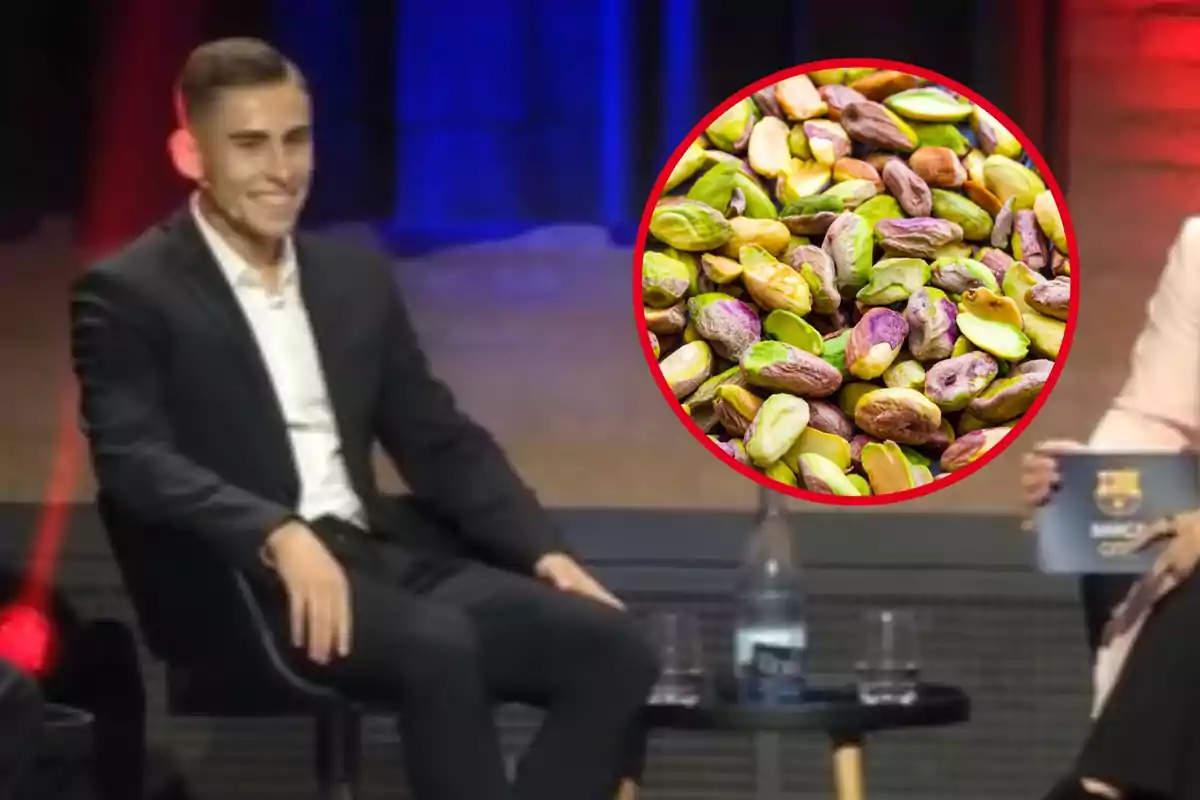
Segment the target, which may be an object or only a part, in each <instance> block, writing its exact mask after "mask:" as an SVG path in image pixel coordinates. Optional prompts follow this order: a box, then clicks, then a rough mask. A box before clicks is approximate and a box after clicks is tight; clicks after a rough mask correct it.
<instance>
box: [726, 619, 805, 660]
mask: <svg viewBox="0 0 1200 800" xmlns="http://www.w3.org/2000/svg"><path fill="white" fill-rule="evenodd" d="M806 633H807V632H806V631H805V629H804V626H802V625H796V626H793V627H787V628H776V627H771V628H741V629H739V630H738V632H737V637H736V639H735V652H734V658H735V659H736V660H737V663H738V665H740V666H748V665H749V664H750V663H751V662H752V661H753V660H754V651H755V649H761V647H762V646H765V647H768V648H771V649H775V648H779V649H784V650H800V651H803V650H804V649H805V647H806V646H807V645H808V641H807V640H808V637H807V635H806Z"/></svg>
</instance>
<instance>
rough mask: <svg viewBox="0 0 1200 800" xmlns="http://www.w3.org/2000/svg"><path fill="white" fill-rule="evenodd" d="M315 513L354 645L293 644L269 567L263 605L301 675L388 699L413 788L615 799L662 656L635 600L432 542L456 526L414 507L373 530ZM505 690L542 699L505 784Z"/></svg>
mask: <svg viewBox="0 0 1200 800" xmlns="http://www.w3.org/2000/svg"><path fill="white" fill-rule="evenodd" d="M312 527H313V529H314V531H316V532H317V535H318V536H320V537H321V538H322V540H323V541H324V542H325V543H326V545H327V546H328V547H329V549H330V550H331V552H332V553H333V554H334V555H335V557H337V558H338V560H339V561H340V562H341V563H342V564H343V565H344V567H345V569H346V572H347V575H348V577H349V581H350V588H351V607H352V614H353V633H352V637H353V642H352V647H351V653H350V654H349V656H347V657H345V658H337V659H335V660H334V661H333V662H331V663H330V664H328V665H324V666H322V665H316V664H313V663H312V662H310V661H308V660H307V658H305V657H304V655H303V653H302V652H299V651H297V650H296V649H295V648H294V647H292V646H291V644H290V642H289V640H288V634H287V631H288V625H287V614H286V599H285V596H284V594H283V591H282V585H281V584H278V583H277V582H272V581H271V580H269V579H268V580H266V581H264V582H263V585H262V587H261V590H262V593H263V597H262V601H263V604H264V606H265V610H266V612H267V616H268V619H269V620H270V624H271V626H272V628H273V629H274V631H275V634H276V636H277V637H278V639H279V643H280V648H281V650H282V651H284V652H287V653H289V658H290V659H291V661H292V666H293V667H294V668H295V669H297V670H298V671H299V672H300V673H301V674H303V675H305V676H306V677H310V678H312V679H314V680H318V681H323V682H326V683H328V684H331V685H334V686H337V687H340V688H342V689H343V690H345V691H346V692H347V693H350V694H352V695H360V696H363V697H366V698H370V699H372V700H374V701H375V702H379V703H386V704H388V705H389V706H392V707H394V708H395V709H396V710H397V712H398V714H399V721H400V726H401V734H402V739H403V743H404V748H405V755H406V758H405V763H406V767H407V771H408V774H409V779H410V781H411V782H412V789H413V791H414V794H415V796H416V797H417V798H419V800H564V798H570V799H571V800H612V797H613V795H614V794H615V793H616V790H617V787H618V786H619V784H620V781H621V779H622V777H625V776H627V775H628V774H629V773H630V772H631V770H634V771H636V770H640V766H641V753H640V749H641V746H642V744H641V743H642V739H641V735H640V725H639V721H640V718H641V712H642V709H643V707H644V704H645V701H646V698H647V696H648V694H649V691H650V689H651V688H652V686H653V683H654V681H655V680H656V679H657V677H658V664H657V659H656V655H655V653H654V651H653V648H652V647H651V646H650V645H649V643H648V642H647V641H646V639H645V638H644V636H643V634H642V633H641V632H640V631H639V629H638V628H637V626H636V625H635V623H634V621H633V620H632V619H631V618H630V617H629V615H627V614H624V613H622V612H619V611H617V610H615V609H612V608H609V607H608V606H605V605H603V604H601V603H598V602H595V601H592V600H589V599H586V598H583V597H579V596H576V595H572V594H567V593H564V592H561V591H558V590H556V589H554V588H553V587H551V586H549V585H547V584H545V583H543V582H542V581H539V580H537V579H535V578H533V577H532V576H527V575H519V574H516V573H513V572H509V571H505V570H501V569H498V568H495V567H491V566H488V565H486V564H484V563H481V562H479V561H472V560H465V559H459V558H455V557H450V556H446V555H443V554H439V553H432V552H429V551H428V550H426V549H424V548H422V547H421V546H420V545H419V544H416V543H419V542H428V541H431V540H435V539H436V538H438V537H439V536H440V537H442V538H443V539H445V538H446V537H449V536H452V535H453V534H452V532H451V531H447V530H445V529H440V526H439V524H438V523H437V522H435V521H433V520H432V519H431V518H429V517H427V516H425V515H422V514H420V513H419V511H417V510H416V509H415V507H413V506H401V507H400V509H399V511H398V514H397V524H396V525H395V526H394V529H393V530H390V531H383V532H378V533H377V534H372V535H366V534H363V533H362V532H360V531H358V529H356V528H354V527H353V526H350V525H348V524H345V523H342V522H340V521H338V520H334V519H327V518H326V519H321V520H317V521H314V522H313V523H312ZM389 527H393V526H389ZM405 544H409V545H410V546H407V547H406V546H404V545H405ZM500 702H523V703H528V704H530V705H533V706H536V707H539V708H542V709H544V710H545V712H546V714H545V717H544V719H543V723H542V726H541V729H540V731H539V732H538V734H537V735H536V737H535V738H534V740H533V742H532V744H531V745H530V748H529V750H528V752H527V753H526V754H525V756H524V758H523V759H522V761H521V763H520V765H519V767H518V769H517V773H516V776H515V780H514V782H513V785H511V786H510V785H509V781H508V779H507V776H506V773H505V769H504V763H503V758H502V754H501V750H500V745H499V740H498V731H497V728H496V725H495V722H494V716H493V715H494V707H495V705H496V704H497V703H500Z"/></svg>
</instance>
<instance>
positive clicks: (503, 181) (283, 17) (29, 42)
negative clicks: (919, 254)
mask: <svg viewBox="0 0 1200 800" xmlns="http://www.w3.org/2000/svg"><path fill="white" fill-rule="evenodd" d="M1058 5H1059V4H1058V3H1057V2H1040V1H1037V0H1035V1H1034V2H1020V3H984V2H976V3H948V2H944V0H928V1H926V2H922V1H921V0H890V2H874V1H873V0H868V1H866V2H856V3H844V2H806V1H805V0H754V1H753V2H718V1H717V0H695V2H692V1H691V0H574V1H573V2H562V0H507V1H506V2H448V1H447V2H437V1H435V0H422V1H421V2H415V1H414V0H407V2H404V1H396V0H338V1H337V2H334V0H291V1H290V2H282V1H279V2H270V1H269V0H176V1H175V2H157V1H156V0H109V1H107V2H105V1H103V0H75V2H68V0H59V1H58V2H33V0H17V2H15V3H12V4H10V8H9V9H8V10H9V19H8V20H7V21H6V24H5V26H4V30H5V31H6V32H5V33H4V34H3V35H2V42H3V43H2V45H0V76H2V79H3V81H4V83H5V90H4V93H3V94H2V95H0V96H3V97H8V98H11V99H10V100H8V101H7V102H6V103H5V105H6V106H7V108H8V110H9V112H8V113H9V114H10V116H9V122H8V123H6V124H4V125H0V137H2V138H0V177H2V180H0V187H2V188H0V232H5V231H7V232H8V233H10V234H20V233H22V232H24V231H27V230H28V229H29V228H30V227H31V226H33V225H34V224H35V223H36V222H37V220H39V219H40V218H41V217H43V216H44V215H46V214H50V213H56V214H63V213H65V214H76V213H79V212H81V211H83V212H87V211H88V210H89V209H90V211H91V216H90V217H89V218H90V219H92V220H93V227H92V229H91V230H90V231H85V232H84V234H83V235H85V236H87V235H92V236H99V237H100V238H102V239H104V240H120V239H122V238H123V237H125V236H127V235H129V234H131V233H133V232H135V231H136V230H138V229H140V228H141V227H142V226H144V225H145V224H147V223H149V222H150V221H152V220H154V219H156V218H157V217H158V216H160V215H161V214H162V213H163V212H164V209H165V208H169V207H170V205H171V204H172V203H173V202H176V201H177V200H178V199H179V198H180V197H182V192H183V190H184V187H183V186H182V184H181V183H180V182H179V181H177V180H176V179H175V178H174V176H173V175H172V174H171V172H170V167H169V165H168V163H167V160H166V156H165V149H164V148H165V145H164V143H163V142H164V139H165V137H166V135H167V132H168V131H169V127H170V125H171V118H170V102H169V100H170V99H169V88H170V81H171V80H172V78H173V77H174V75H175V73H176V71H177V70H178V69H179V67H180V65H181V64H182V61H183V59H184V57H185V55H186V52H187V50H189V49H190V48H191V47H192V46H194V45H195V44H197V43H199V42H201V41H203V40H205V39H208V38H213V37H218V36H226V35H255V36H262V37H265V38H268V39H270V40H272V41H273V42H275V43H276V44H278V45H279V46H280V47H281V48H282V49H283V50H285V52H287V53H288V54H289V55H290V56H292V57H293V58H294V59H295V60H296V61H297V62H298V63H299V64H300V66H301V68H302V69H303V70H304V72H305V73H306V75H307V76H308V78H309V80H310V82H311V83H312V85H313V92H314V96H315V107H316V114H317V153H318V179H317V182H316V185H315V187H314V194H313V197H312V201H311V204H310V207H309V209H308V216H307V221H309V222H311V223H320V222H326V221H343V220H371V221H373V222H376V223H381V224H382V225H383V226H384V230H386V231H387V232H388V233H389V234H392V236H391V237H390V238H392V239H393V240H394V241H395V242H396V243H397V244H398V245H399V246H403V245H404V244H405V243H407V244H409V245H419V244H420V243H421V242H426V241H429V242H446V241H471V240H477V239H480V238H485V237H487V236H494V235H507V234H511V233H516V232H520V231H521V230H524V229H526V228H528V227H530V226H535V225H542V224H547V223H556V222H585V223H592V224H598V225H603V226H605V227H606V228H608V229H609V230H610V231H611V232H613V233H614V234H615V235H616V236H618V237H619V238H620V239H622V240H627V239H628V238H629V237H630V235H631V234H632V232H633V230H634V229H635V228H636V223H637V220H638V218H639V216H640V212H641V208H642V204H643V202H644V198H645V196H646V194H647V192H648V191H649V189H650V187H651V186H652V185H653V182H654V179H655V178H656V177H657V174H658V171H659V170H660V169H661V168H662V166H663V164H664V163H665V160H666V158H667V157H668V156H669V155H670V153H671V151H672V150H673V149H674V147H676V146H677V145H678V144H679V143H680V141H681V140H682V138H683V136H684V135H685V134H686V133H687V132H688V131H689V130H690V129H691V127H692V126H693V125H694V124H695V123H696V122H698V121H699V119H700V118H701V117H702V116H703V115H704V114H706V113H707V112H708V111H709V110H710V109H711V108H713V107H715V106H716V105H717V104H718V103H720V102H721V101H723V100H724V99H726V98H727V97H729V96H730V95H732V94H733V93H735V92H736V91H738V90H739V89H741V88H743V87H744V86H746V85H747V84H749V83H751V82H753V81H755V80H757V79H759V78H761V77H764V76H766V75H768V74H771V73H772V72H775V71H777V70H779V69H782V68H785V67H787V66H790V65H793V64H797V63H802V62H804V61H810V60H816V59H822V58H831V57H843V56H859V57H875V58H894V59H899V60H904V61H909V62H911V63H915V64H918V65H920V66H923V67H926V68H928V69H932V70H935V71H939V72H941V73H943V74H945V75H947V76H949V77H950V78H953V79H955V80H958V81H960V82H962V83H964V84H966V85H967V86H969V87H971V88H973V89H975V90H976V91H978V92H980V93H982V94H983V95H984V96H985V97H987V98H988V99H989V100H991V101H992V102H993V103H995V104H996V105H997V106H999V107H1000V108H1001V109H1002V110H1004V111H1005V112H1006V113H1008V114H1009V115H1010V116H1011V117H1013V118H1014V119H1015V121H1016V122H1017V123H1018V124H1020V125H1021V126H1022V128H1023V129H1024V130H1025V132H1026V133H1027V134H1028V135H1029V136H1030V137H1031V139H1032V140H1033V141H1034V142H1035V143H1036V144H1037V145H1038V146H1039V147H1040V148H1041V149H1042V151H1043V155H1044V156H1045V157H1046V158H1047V160H1048V161H1049V162H1050V165H1051V168H1052V170H1053V171H1054V172H1055V173H1056V175H1057V176H1058V178H1059V181H1060V183H1063V182H1064V181H1065V173H1064V170H1065V165H1064V164H1062V163H1060V162H1061V159H1060V158H1059V155H1060V154H1059V149H1060V148H1059V147H1058V145H1059V143H1060V142H1061V141H1062V136H1063V133H1064V132H1063V131H1062V130H1056V129H1054V128H1052V127H1047V126H1045V125H1043V120H1045V121H1046V122H1047V123H1050V124H1053V123H1054V122H1055V121H1057V120H1058V119H1059V116H1058V115H1057V114H1055V113H1054V110H1055V108H1056V107H1057V105H1058V103H1059V102H1060V99H1061V98H1060V97H1059V91H1058V89H1057V87H1059V86H1061V85H1062V84H1063V82H1064V80H1065V78H1064V76H1063V75H1062V74H1061V69H1059V67H1058V64H1057V62H1056V61H1055V59H1054V57H1053V54H1054V53H1055V52H1057V51H1056V49H1055V48H1056V42H1057V38H1058V31H1057V19H1058ZM1047 53H1050V54H1051V55H1050V57H1049V58H1047ZM128 194H132V195H135V198H134V199H133V200H124V199H122V196H123V195H128ZM114 204H116V205H121V206H122V208H124V211H123V213H119V214H118V213H116V212H115V210H112V209H111V207H113V206H114ZM122 204H123V205H122ZM97 206H108V207H110V211H109V212H108V213H105V212H103V211H97V209H96V207H97Z"/></svg>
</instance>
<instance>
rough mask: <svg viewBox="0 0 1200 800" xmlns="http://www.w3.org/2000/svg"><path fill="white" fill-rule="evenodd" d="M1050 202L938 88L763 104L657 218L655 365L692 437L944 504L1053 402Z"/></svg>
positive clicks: (1064, 262)
mask: <svg viewBox="0 0 1200 800" xmlns="http://www.w3.org/2000/svg"><path fill="white" fill-rule="evenodd" d="M1049 183H1050V181H1048V180H1045V179H1044V178H1043V176H1042V175H1041V174H1040V173H1039V169H1038V168H1037V167H1036V166H1035V165H1034V159H1033V158H1032V155H1031V154H1029V153H1026V152H1024V150H1023V148H1022V146H1021V144H1020V140H1019V139H1018V138H1017V137H1016V135H1014V133H1013V132H1012V131H1009V130H1006V129H1005V127H1004V126H1003V125H1001V124H1000V123H999V121H998V120H996V119H995V118H994V117H993V116H992V115H990V114H988V113H987V112H986V111H985V110H984V109H982V108H980V107H979V106H977V105H976V104H975V103H974V102H972V101H971V100H970V99H969V98H968V97H967V96H966V95H964V94H963V93H961V92H959V91H954V90H951V89H948V88H946V87H944V86H939V85H938V82H937V81H933V80H926V79H923V78H918V77H916V76H914V75H910V74H908V73H905V72H900V71H895V70H883V69H878V68H874V67H870V68H867V67H844V68H833V69H828V70H821V71H818V72H812V73H808V74H807V75H797V76H795V77H793V78H789V79H787V80H784V81H779V82H778V83H776V84H773V85H771V86H768V87H765V88H763V89H760V90H758V91H756V92H754V93H753V94H749V93H747V96H745V97H742V98H740V99H738V100H736V101H735V102H734V104H733V106H731V107H730V108H729V109H728V110H726V111H725V112H724V113H723V114H721V115H720V116H719V117H718V118H717V119H715V120H714V121H713V123H712V124H711V125H709V126H708V127H707V129H706V130H705V132H704V134H703V135H700V136H698V137H697V138H696V139H695V140H694V141H692V142H690V143H688V145H687V147H686V148H684V149H683V152H682V156H681V158H680V159H679V162H678V163H677V164H675V165H674V166H672V167H671V169H670V171H669V173H668V174H667V176H666V178H665V187H664V189H663V193H662V195H661V196H658V197H655V198H653V200H652V201H651V202H650V204H649V205H650V220H649V222H648V228H649V233H648V236H647V238H646V241H645V246H644V248H643V255H642V256H641V260H642V263H641V264H639V265H638V266H639V268H640V269H641V272H640V273H639V275H638V279H637V285H639V286H640V287H641V289H640V291H641V294H642V298H643V311H642V313H643V315H644V319H645V325H646V330H647V335H648V336H649V337H651V338H650V342H651V347H650V352H651V353H652V354H653V355H654V357H655V359H656V361H657V362H658V363H659V365H660V369H662V370H663V373H664V375H666V376H667V385H668V386H670V387H671V389H670V391H671V393H672V395H674V396H675V399H676V401H677V402H679V403H680V405H681V408H682V409H683V411H684V413H686V414H687V415H688V416H690V418H691V421H692V423H693V424H694V425H695V426H697V427H698V428H699V429H700V430H701V431H703V432H704V433H705V434H706V435H708V436H709V437H710V438H711V439H712V440H713V441H714V442H716V443H717V444H718V445H719V446H720V448H721V450H722V451H723V452H725V453H726V454H728V456H729V457H730V458H731V459H734V460H736V461H738V462H740V463H742V464H747V465H749V466H750V467H751V468H753V469H755V470H756V471H757V472H759V473H760V474H761V475H762V476H763V477H764V480H766V481H767V482H768V483H770V482H772V481H773V482H775V483H777V484H779V485H780V486H801V487H805V488H807V489H808V490H809V491H814V492H821V493H834V494H840V495H844V496H853V495H854V494H855V493H857V495H860V496H865V495H871V494H873V495H886V494H888V493H891V492H897V491H904V490H906V489H911V488H913V487H916V486H922V485H926V484H929V483H930V482H932V481H934V480H936V479H937V478H939V477H944V476H945V475H946V474H949V472H950V471H952V470H958V469H962V468H963V466H965V465H967V464H969V463H971V462H972V459H975V458H978V457H979V455H980V454H982V453H984V452H986V450H987V448H988V447H991V446H992V445H994V444H995V442H997V441H1001V440H1002V438H1003V436H1004V435H1006V434H1007V433H1008V431H1009V428H1010V427H1011V426H1012V425H1014V424H1015V423H1016V422H1017V421H1018V420H1020V419H1023V418H1026V417H1027V416H1028V415H1029V413H1030V411H1031V409H1032V408H1034V407H1035V405H1036V403H1037V397H1039V396H1040V394H1041V392H1043V391H1045V390H1046V386H1047V385H1048V384H1049V382H1050V380H1049V378H1050V375H1051V374H1053V370H1054V367H1055V364H1056V362H1057V360H1058V358H1059V353H1060V351H1061V348H1062V346H1063V343H1064V341H1065V339H1066V329H1067V325H1068V323H1069V321H1070V299H1071V291H1072V287H1071V284H1070V281H1071V278H1070V274H1071V264H1070V260H1069V258H1068V256H1069V253H1068V252H1067V248H1068V243H1067V241H1066V230H1067V228H1068V227H1069V222H1068V221H1067V220H1066V219H1065V217H1064V216H1063V214H1062V213H1061V212H1064V211H1065V209H1062V208H1060V206H1059V204H1057V203H1056V202H1055V199H1054V196H1053V194H1052V193H1051V192H1050V191H1049V190H1048V189H1047V185H1048V184H1049ZM704 347H707V348H708V350H707V352H705V351H704V350H703V348H704ZM773 398H779V399H773ZM801 403H803V404H805V408H806V413H807V417H806V423H805V425H804V426H803V428H802V430H801V426H800V425H799V424H798V420H799V419H800V414H799V413H798V409H799V407H800V406H799V404H801ZM860 404H861V407H860ZM768 407H769V408H771V409H776V410H777V412H782V413H775V415H774V416H770V417H769V418H768V417H764V416H763V413H764V409H767V408H768ZM773 413H774V412H773ZM760 418H761V421H762V422H763V424H762V425H758V426H756V425H755V421H756V420H759V419H760ZM752 429H753V430H752ZM797 431H799V433H798V435H797V436H796V438H795V439H794V441H791V443H790V445H789V446H787V447H786V450H784V451H783V453H782V455H779V453H780V449H781V448H783V447H784V446H785V445H786V444H787V443H788V442H789V441H790V440H791V439H792V435H793V434H797ZM748 451H751V452H748ZM772 459H774V460H772ZM831 470H832V471H831Z"/></svg>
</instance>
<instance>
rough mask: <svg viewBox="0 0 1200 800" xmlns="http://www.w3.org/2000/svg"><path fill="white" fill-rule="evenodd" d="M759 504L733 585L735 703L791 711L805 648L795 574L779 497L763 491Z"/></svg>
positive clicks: (798, 696) (799, 690) (799, 694)
mask: <svg viewBox="0 0 1200 800" xmlns="http://www.w3.org/2000/svg"><path fill="white" fill-rule="evenodd" d="M759 502H760V509H759V515H758V522H757V524H756V525H755V528H754V530H753V531H752V532H751V534H750V538H749V540H748V542H747V545H746V552H745V556H744V557H743V560H742V566H741V574H740V575H739V581H738V594H737V603H738V607H737V614H736V619H735V621H734V643H733V646H734V670H735V676H736V679H737V686H738V701H739V702H741V703H745V704H748V705H756V706H787V705H795V704H797V703H802V702H803V701H804V694H805V685H806V680H805V666H806V658H805V656H806V652H807V648H808V628H807V625H806V624H805V620H804V595H803V591H802V585H801V580H800V571H799V569H798V567H797V564H796V561H795V558H794V556H793V548H792V535H791V528H790V526H789V525H788V520H787V516H786V514H785V512H784V501H783V497H782V496H781V495H779V494H778V493H777V492H774V491H772V490H770V489H767V488H765V487H764V488H762V489H760V494H759Z"/></svg>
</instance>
